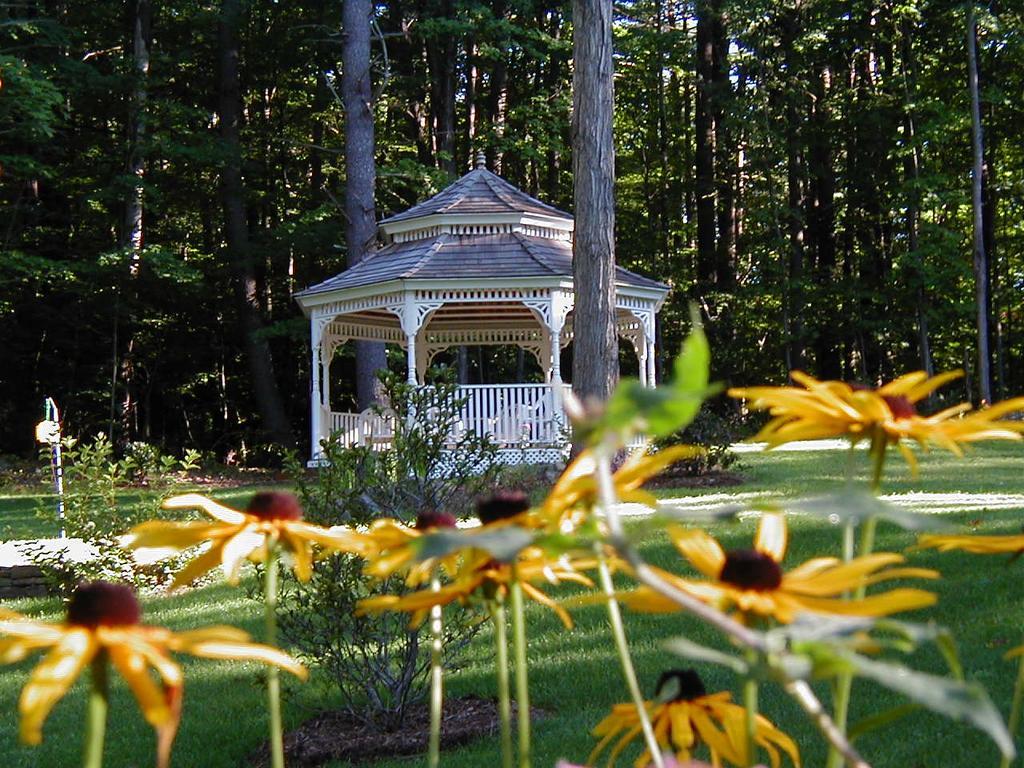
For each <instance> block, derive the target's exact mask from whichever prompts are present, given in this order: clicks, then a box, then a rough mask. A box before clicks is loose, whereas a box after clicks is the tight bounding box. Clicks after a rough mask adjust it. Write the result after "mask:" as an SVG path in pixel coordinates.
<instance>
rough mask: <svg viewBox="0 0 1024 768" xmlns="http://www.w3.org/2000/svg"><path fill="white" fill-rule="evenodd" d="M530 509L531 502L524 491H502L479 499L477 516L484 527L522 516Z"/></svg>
mask: <svg viewBox="0 0 1024 768" xmlns="http://www.w3.org/2000/svg"><path fill="white" fill-rule="evenodd" d="M529 508H530V500H529V499H528V498H527V497H526V494H525V493H523V492H522V491H513V490H508V489H504V488H502V489H500V490H497V491H495V492H494V493H493V494H491V495H490V496H487V497H484V498H480V499H477V501H476V516H477V517H479V518H480V522H481V523H483V524H484V525H487V524H488V523H494V522H497V521H498V520H507V519H508V518H510V517H515V516H516V515H519V514H522V513H523V512H525V511H526V510H528V509H529Z"/></svg>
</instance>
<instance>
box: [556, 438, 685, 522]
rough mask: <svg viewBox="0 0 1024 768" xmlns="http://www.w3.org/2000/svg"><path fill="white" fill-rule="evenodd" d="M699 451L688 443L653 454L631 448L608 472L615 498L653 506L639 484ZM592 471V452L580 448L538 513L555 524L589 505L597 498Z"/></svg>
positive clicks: (595, 464)
mask: <svg viewBox="0 0 1024 768" xmlns="http://www.w3.org/2000/svg"><path fill="white" fill-rule="evenodd" d="M702 452H703V449H701V448H698V447H695V446H692V445H673V446H670V447H668V448H664V449H662V450H660V451H657V452H654V453H650V452H648V451H647V449H645V448H644V449H640V450H638V451H634V452H633V453H632V454H630V456H629V457H628V458H627V459H626V461H625V462H623V464H622V466H621V467H619V469H618V470H617V471H616V472H615V473H614V474H613V475H612V482H613V484H614V486H615V493H616V496H617V498H618V500H619V501H629V502H635V503H638V504H646V505H647V506H650V507H653V506H656V505H657V499H655V498H654V496H652V495H651V494H650V493H647V492H646V491H644V490H642V489H641V486H642V485H643V484H644V483H646V482H647V481H648V480H650V479H651V478H652V477H654V476H655V475H657V474H658V473H659V472H661V471H663V470H665V469H667V468H668V467H669V466H671V465H672V464H675V463H676V462H678V461H683V460H685V459H692V458H694V457H695V456H699V455H700V454H701V453H702ZM596 472H597V460H596V458H595V457H594V454H593V451H591V450H585V451H582V452H581V453H580V454H579V455H578V456H577V457H576V458H575V459H573V460H572V461H571V462H570V463H569V466H567V467H566V468H565V471H564V472H562V474H561V476H560V477H559V478H558V480H557V482H556V483H555V485H554V487H553V488H552V489H551V492H550V493H549V494H548V495H547V498H546V499H545V500H544V504H543V505H542V506H541V508H540V512H539V514H540V516H541V517H542V518H543V519H544V520H546V521H548V522H549V523H551V524H554V525H559V524H561V523H562V522H564V521H565V520H566V519H567V516H568V515H569V513H570V512H571V511H572V510H574V509H578V508H579V507H581V506H583V507H585V506H587V505H592V504H593V503H594V501H595V500H596V499H597V476H596ZM571 522H572V521H571V520H570V525H571Z"/></svg>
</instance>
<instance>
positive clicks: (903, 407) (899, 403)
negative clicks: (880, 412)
mask: <svg viewBox="0 0 1024 768" xmlns="http://www.w3.org/2000/svg"><path fill="white" fill-rule="evenodd" d="M882 399H883V400H885V404H886V405H888V406H889V410H890V411H892V415H893V416H895V417H896V418H897V419H909V418H912V417H914V416H917V408H915V407H914V404H913V403H912V402H910V401H909V400H908V399H907V398H906V396H905V395H882Z"/></svg>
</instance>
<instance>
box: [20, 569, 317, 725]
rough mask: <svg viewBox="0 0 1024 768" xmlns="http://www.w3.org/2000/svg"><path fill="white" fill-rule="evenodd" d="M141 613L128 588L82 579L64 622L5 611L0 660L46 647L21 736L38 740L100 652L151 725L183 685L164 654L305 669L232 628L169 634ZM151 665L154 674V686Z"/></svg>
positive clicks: (27, 690) (25, 701)
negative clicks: (47, 621)
mask: <svg viewBox="0 0 1024 768" xmlns="http://www.w3.org/2000/svg"><path fill="white" fill-rule="evenodd" d="M141 615H142V610H141V608H140V606H139V602H138V600H137V599H136V597H135V595H134V594H133V593H132V590H131V588H130V587H128V586H126V585H123V584H108V583H106V582H101V581H98V582H93V583H89V584H82V585H81V586H79V587H78V588H77V589H76V590H75V593H74V595H72V597H71V601H70V602H69V603H68V612H67V620H66V622H65V623H64V624H44V623H41V622H37V621H32V620H31V619H28V618H26V617H24V616H21V615H18V614H14V613H12V612H9V611H4V612H3V616H2V617H0V635H6V637H4V638H2V639H0V662H2V663H5V664H11V663H15V662H18V661H21V660H22V659H24V658H25V657H27V656H28V655H29V654H30V653H32V652H34V651H38V650H43V649H47V648H49V649H51V650H50V652H49V653H48V654H47V655H46V657H45V658H44V659H43V660H42V661H41V662H40V663H39V664H38V665H37V666H36V668H35V669H34V670H32V674H31V676H30V677H29V681H28V683H27V684H26V685H25V687H24V688H23V689H22V691H21V698H20V700H19V702H18V711H19V713H20V715H21V739H22V741H24V742H26V743H27V744H39V743H40V742H41V741H42V737H43V735H42V729H43V723H44V721H45V720H46V718H47V716H48V715H49V714H50V711H51V710H52V709H53V707H54V705H56V703H57V702H58V701H59V700H60V699H61V698H62V697H63V696H64V694H65V693H67V691H68V689H69V688H70V687H71V685H72V684H73V683H74V682H75V680H76V679H77V678H78V676H79V674H81V672H82V670H83V669H84V668H85V667H86V666H87V665H88V664H90V663H91V662H92V661H93V660H94V659H95V658H96V657H97V656H98V655H99V654H101V653H102V654H105V655H106V656H107V657H108V658H109V659H110V662H111V663H112V664H113V665H114V668H115V669H117V671H118V672H120V673H121V676H122V677H123V678H124V680H125V682H126V683H127V684H128V687H129V688H130V689H131V692H132V694H133V695H134V696H135V700H136V701H137V702H138V704H139V708H140V709H141V710H142V714H143V716H144V717H145V718H146V720H147V721H148V722H149V724H150V725H152V726H153V727H154V728H157V729H158V730H162V729H165V728H168V727H169V728H171V729H172V731H173V729H174V728H175V727H176V724H177V711H176V710H177V706H176V702H177V701H180V695H181V690H182V674H181V668H180V667H179V666H178V665H177V664H176V663H175V662H174V661H173V660H172V659H171V657H170V653H171V652H172V651H173V652H181V653H189V654H192V655H193V656H204V657H206V658H211V659H238V660H249V661H259V662H262V663H264V664H273V665H275V666H278V667H281V668H282V669H286V670H288V671H289V672H291V673H292V674H294V675H297V676H298V677H300V678H302V679H305V677H306V670H305V669H304V668H303V667H302V665H300V664H299V663H298V662H297V661H295V660H294V659H292V658H291V657H290V656H288V655H286V654H284V653H282V652H281V651H279V650H277V649H276V648H271V647H269V646H266V645H256V644H253V643H250V642H249V635H247V634H246V633H245V632H243V631H241V630H239V629H235V628H234V627H207V628H205V629H196V630H191V631H188V632H171V631H170V630H169V629H164V628H163V627H151V626H145V625H143V624H140V623H139V620H140V619H141ZM150 668H152V670H153V671H154V672H155V673H156V676H157V678H159V681H160V685H158V684H157V683H156V682H155V681H154V680H153V677H152V675H151V674H150Z"/></svg>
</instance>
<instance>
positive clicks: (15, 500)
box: [0, 486, 271, 541]
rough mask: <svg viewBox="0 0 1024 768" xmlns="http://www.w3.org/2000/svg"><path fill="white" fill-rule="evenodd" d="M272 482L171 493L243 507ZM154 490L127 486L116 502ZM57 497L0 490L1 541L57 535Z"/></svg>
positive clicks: (136, 500) (146, 496) (150, 495)
mask: <svg viewBox="0 0 1024 768" xmlns="http://www.w3.org/2000/svg"><path fill="white" fill-rule="evenodd" d="M270 488H271V486H266V487H257V486H246V487H243V488H212V489H211V488H203V487H200V488H193V487H189V486H181V487H177V488H175V489H174V491H173V493H186V492H190V491H197V492H199V493H202V494H205V495H207V496H210V497H212V498H215V499H218V500H220V501H222V502H224V503H225V504H228V505H231V506H238V507H244V506H245V504H246V502H248V500H249V497H250V496H252V495H253V494H254V493H256V492H258V491H263V490H268V489H270ZM156 498H157V494H156V493H154V492H153V491H149V490H145V489H128V490H125V491H124V492H123V493H119V494H118V504H119V505H121V506H123V507H124V508H125V509H128V510H131V509H132V508H133V507H136V506H138V505H140V504H142V503H143V502H144V501H147V500H155V499H156ZM55 509H56V497H55V496H54V494H53V493H25V492H21V493H4V492H3V491H2V490H0V541H9V540H12V539H42V538H49V537H54V536H56V535H57V525H56V522H55V520H56V512H55Z"/></svg>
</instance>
